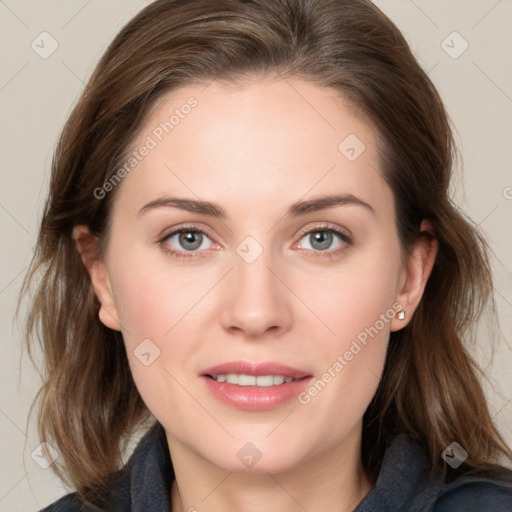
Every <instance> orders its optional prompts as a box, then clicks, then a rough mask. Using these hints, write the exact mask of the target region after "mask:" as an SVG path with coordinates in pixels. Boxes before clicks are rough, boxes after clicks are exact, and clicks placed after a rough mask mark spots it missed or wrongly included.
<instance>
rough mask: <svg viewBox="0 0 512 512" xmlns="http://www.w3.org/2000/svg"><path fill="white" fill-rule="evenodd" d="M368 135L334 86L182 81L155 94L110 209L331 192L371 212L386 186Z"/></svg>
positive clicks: (271, 201) (386, 194) (270, 200)
mask: <svg viewBox="0 0 512 512" xmlns="http://www.w3.org/2000/svg"><path fill="white" fill-rule="evenodd" d="M376 140H377V135H376V132H375V130H374V129H373V128H372V126H371V124H370V123H369V122H368V121H367V120H366V119H365V118H363V117H362V116H361V115H358V114H357V113H356V112H355V110H354V109H353V108H350V106H349V104H348V102H347V101H346V100H345V99H344V98H343V97H342V96H341V95H340V94H339V92H337V91H335V90H334V89H332V88H326V87H320V86H318V85H315V84H312V83H310V82H306V81H304V80H301V79H291V78H288V79H286V80H285V79H271V80H270V79H266V80H252V81H248V82H246V83H243V84H242V85H232V84H230V85H226V84H221V83H219V82H212V83H210V84H200V85H199V84H195V85H188V86H183V87H181V88H179V89H177V90H175V91H172V92H170V93H168V94H167V95H165V96H164V97H162V98H161V99H160V100H159V101H158V103H157V104H156V105H155V106H154V107H153V109H152V112H151V114H150V115H149V116H148V118H147V120H146V122H145V123H144V125H143V127H142V128H141V130H140V133H139V135H138V137H137V140H136V141H135V143H134V144H133V145H132V148H131V151H134V152H136V153H139V154H138V157H137V158H138V160H137V162H136V165H135V166H134V168H133V170H130V172H129V173H127V176H126V177H125V178H124V179H123V182H122V183H121V189H123V190H122V191H121V190H119V191H118V194H120V196H121V197H120V199H119V201H117V202H118V203H119V205H118V206H117V207H121V205H123V204H124V205H125V206H130V205H131V207H132V209H137V210H138V209H139V208H140V207H141V206H142V205H143V204H144V203H146V202H147V201H150V200H152V199H155V196H157V195H163V194H170V195H171V194H172V195H176V194H177V193H181V194H182V195H186V196H187V197H194V196H196V197H200V198H201V199H205V200H212V201H216V202H218V201H219V200H221V201H223V202H224V203H225V204H228V205H229V203H231V204H232V205H233V206H234V205H235V202H236V203H238V205H245V206H250V205H257V204H259V206H260V209H261V206H262V205H265V206H266V208H269V207H270V206H271V205H276V206H278V205H279V204H282V203H283V202H286V203H291V202H294V201H296V200H297V199H298V198H301V197H304V196H305V195H307V194H310V195H318V194H321V193H326V192H327V193H332V192H334V191H336V192H340V193H347V194H354V195H357V196H363V197H362V198H364V199H365V200H368V201H370V200H371V201H372V202H373V203H376V205H375V206H376V208H379V203H383V205H382V206H385V204H384V203H386V202H389V201H390V200H391V192H390V190H389V189H388V188H387V186H386V184H385V183H384V181H383V179H382V177H381V174H380V171H379V165H378V160H379V158H378V154H377V147H376ZM144 147H146V148H149V149H146V150H144V151H142V149H143V148H144ZM141 153H144V156H141ZM226 209H227V210H229V206H227V207H226ZM245 213H247V212H245Z"/></svg>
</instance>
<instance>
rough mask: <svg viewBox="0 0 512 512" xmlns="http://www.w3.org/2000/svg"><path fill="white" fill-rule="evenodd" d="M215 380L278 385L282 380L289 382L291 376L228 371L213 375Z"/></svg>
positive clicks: (249, 384)
mask: <svg viewBox="0 0 512 512" xmlns="http://www.w3.org/2000/svg"><path fill="white" fill-rule="evenodd" d="M213 378H214V380H216V381H217V382H227V383H228V384H236V385H238V386H260V387H269V386H279V385H280V384H283V383H284V382H291V381H292V380H293V379H292V378H291V377H283V376H282V375H258V376H257V377H256V376H254V375H244V374H237V373H228V374H221V375H216V376H213Z"/></svg>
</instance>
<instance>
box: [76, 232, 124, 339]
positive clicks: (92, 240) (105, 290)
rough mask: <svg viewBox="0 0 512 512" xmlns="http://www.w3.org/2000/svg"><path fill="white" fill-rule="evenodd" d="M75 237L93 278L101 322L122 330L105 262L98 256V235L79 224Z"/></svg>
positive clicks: (84, 262) (83, 260)
mask: <svg viewBox="0 0 512 512" xmlns="http://www.w3.org/2000/svg"><path fill="white" fill-rule="evenodd" d="M73 239H74V240H75V244H76V247H77V249H78V252H79V253H80V255H81V257H82V262H83V264H84V265H85V267H86V269H87V271H88V273H89V276H90V278H91V282H92V286H93V289H94V294H95V295H96V298H97V299H98V301H99V303H100V310H99V318H100V320H101V322H102V323H103V324H104V325H105V326H107V327H109V328H110V329H114V330H116V331H120V330H121V323H120V322H119V316H118V313H117V308H116V304H115V300H114V294H113V293H112V287H111V285H110V279H109V277H108V273H107V269H106V266H105V262H104V261H103V260H102V259H99V258H98V257H97V252H96V251H97V245H98V237H96V236H94V235H92V234H91V232H90V231H89V228H88V227H87V226H85V225H78V226H74V228H73Z"/></svg>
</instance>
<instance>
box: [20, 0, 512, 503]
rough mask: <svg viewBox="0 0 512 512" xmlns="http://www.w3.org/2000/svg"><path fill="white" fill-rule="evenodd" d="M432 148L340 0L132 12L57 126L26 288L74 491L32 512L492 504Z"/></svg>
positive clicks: (48, 431)
mask: <svg viewBox="0 0 512 512" xmlns="http://www.w3.org/2000/svg"><path fill="white" fill-rule="evenodd" d="M453 150H454V149H453V141H452V136H451V132H450V127H449V122H448V120H447V115H446V112H445V110H444V108H443V105H442V102H441V100H440V98H439V96H438V94H437V92H436V90H435V88H434V86H433V85H432V83H431V82H430V81H429V79H428V77H427V76H426V74H425V73H424V72H423V71H422V70H421V68H420V67H419V65H418V63H417V62H416V60H415V59H414V57H413V56H412V54H411V52H410V50H409V48H408V46H407V44H406V42H405V40H404V39H403V37H402V35H401V34H400V32H399V31H398V29H397V28H396V27H395V26H394V25H393V24H392V22H391V21H390V20H389V19H388V18H387V17H386V16H384V15H383V14H382V13H381V12H380V11H379V10H378V9H377V8H376V7H375V6H374V5H373V4H371V3H370V2H368V1H366V0H316V1H311V0H251V1H246V2H240V1H234V0H221V1H219V0H215V1H213V0H196V1H194V2H188V1H178V0H158V1H156V2H154V3H152V4H151V5H149V6H148V7H147V8H145V9H144V10H143V11H142V12H141V13H139V14H138V15H137V16H136V17H135V18H134V19H133V20H132V21H131V22H130V23H129V24H128V25H127V26H126V27H125V28H123V30H122V31H121V33H120V34H119V35H118V36H117V37H116V39H115V40H114V41H113V43H112V44H111V45H110V47H109V48H108V49H107V51H106V53H105V55H104V56H103V57H102V59H101V61H100V63H99V65H98V67H97V69H96V71H95V73H94V74H93V76H92V78H91V79H90V81H89V83H88V85H87V87H86V89H85V91H84V93H83V95H82V97H81V99H80V101H79V102H78V104H77V106H76V107H75V109H74V111H73V112H72V114H71V116H70V118H69V120H68V122H67V124H66V126H65V128H64V131H63V134H62V136H61V139H60V142H59V145H58V148H57V151H56V155H55V158H54V162H53V169H52V180H51V185H50V194H49V197H48V200H47V204H46V209H45V212H44V215H43V219H42V224H41V231H40V235H39V240H38V245H37V251H36V254H35V256H34V260H33V262H32V266H31V269H30V271H29V273H28V275H27V278H26V283H25V285H26V287H28V284H29V283H30V281H31V280H32V279H33V278H34V276H35V274H36V271H39V270H42V271H43V272H42V279H41V281H40V284H39V288H38V291H37V293H36V295H35V298H34V302H33V307H32V309H31V312H30V316H29V319H28V330H27V338H28V340H30V338H31V335H33V334H35V330H36V325H38V323H39V322H41V324H40V325H41V328H42V330H41V338H42V342H43V347H44V350H45V358H46V360H45V363H46V367H45V368H46V382H45V384H44V386H43V388H42V389H41V392H40V395H39V398H40V401H41V409H40V413H39V427H40V436H41V439H42V440H43V441H47V442H48V443H49V444H50V445H51V446H53V447H55V448H56V449H58V451H59V453H60V457H59V459H57V460H56V461H55V463H54V465H53V467H54V469H55V471H56V472H57V474H59V476H61V477H62V478H63V479H65V480H66V479H67V480H66V481H68V482H69V483H71V484H72V485H74V487H75V488H76V493H73V494H70V495H68V496H66V497H64V498H62V499H61V500H59V501H58V502H56V503H55V504H53V505H50V506H49V507H48V508H47V509H45V510H48V511H57V510H116V511H117V510H133V511H135V510H137V511H139V510H151V511H168V510H173V511H193V510H199V511H201V510H209V511H218V510H223V511H224V510H237V511H253V510H259V511H261V510H266V511H271V510H285V511H286V510H290V511H291V510H307V511H309V512H316V511H320V510H322V511H324V510H333V511H352V510H356V511H357V512H369V511H380V510H393V511H410V510H414V511H420V510H422V511H423V510H424V511H427V510H428V511H435V512H442V511H448V510H450V511H452V510H475V511H476V510H482V509H483V507H484V506H486V507H490V509H492V510H510V509H511V507H512V477H511V472H510V471H508V470H506V469H505V468H504V467H502V466H500V462H502V460H503V457H510V456H511V455H512V453H511V451H510V448H509V447H508V446H507V445H506V443H505V441H504V440H503V438H502V437H501V436H500V434H499V433H498V431H497V430H496V428H495V426H494V425H493V423H492V420H491V417H490V414H489V411H488V407H487V404H486V401H485V398H484V395H483V392H482V389H481V387H480V385H479V382H478V379H477V376H476V371H477V370H476V369H477V366H476V364H475V362H474V361H473V360H472V359H471V358H470V356H469V354H468V353H467V351H466V349H465V348H464V343H463V342H464V339H465V337H466V335H467V333H468V330H469V329H470V327H471V326H472V325H473V324H474V322H475V321H476V320H477V318H478V316H479V314H480V312H481V311H482V309H483V308H484V306H485V304H486V302H487V300H488V297H489V296H490V293H491V291H492V286H491V273H490V269H489V263H488V259H487V252H486V251H487V248H486V244H485V242H484V240H483V239H482V238H481V236H480V235H479V233H478V232H477V231H476V229H475V228H474V227H473V226H472V224H471V223H470V222H469V221H468V220H466V219H465V218H464V217H463V216H462V215H461V214H460V213H459V212H458V210H457V209H456V208H455V207H454V205H453V204H452V203H451V201H450V198H449V196H448V186H449V182H450V173H451V167H452V154H453ZM188 244H191V245H190V246H189V245H188ZM137 432H141V433H144V438H143V439H142V440H141V441H140V443H139V444H138V446H137V448H136V449H135V452H134V454H133V455H132V456H131V458H130V460H129V461H128V463H127V464H126V465H125V466H124V467H122V460H123V459H122V456H123V453H124V448H125V447H126V443H127V442H128V441H130V439H132V438H133V436H134V435H135V434H136V433H137Z"/></svg>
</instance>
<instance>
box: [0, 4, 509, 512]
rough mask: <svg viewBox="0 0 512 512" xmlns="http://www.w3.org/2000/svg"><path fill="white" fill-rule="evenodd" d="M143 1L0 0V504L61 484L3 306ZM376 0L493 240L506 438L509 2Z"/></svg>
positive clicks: (14, 507) (459, 193) (10, 300)
mask: <svg viewBox="0 0 512 512" xmlns="http://www.w3.org/2000/svg"><path fill="white" fill-rule="evenodd" d="M147 3H149V2H147V1H145V2H141V1H135V0H102V1H100V0H89V1H87V0H45V1H44V2H41V1H39V0H3V1H2V0H0V42H1V48H2V50H1V65H0V109H1V113H2V118H1V123H0V129H1V133H0V141H1V144H2V152H1V166H0V169H1V171H0V172H1V176H0V183H1V187H0V226H1V234H2V243H1V248H0V258H1V272H0V322H1V332H2V342H1V347H2V357H1V358H0V379H1V385H0V454H1V455H0V512H1V511H5V512H7V511H8V512H17V511H31V510H32V511H34V510H38V509H39V508H41V507H43V506H45V505H47V504H48V503H50V502H51V501H53V500H55V499H56V498H58V497H59V496H60V495H62V494H64V493H65V492H66V490H65V489H64V488H63V487H62V485H61V484H60V483H59V482H58V481H57V480H56V478H55V477H54V476H53V474H52V472H51V470H50V469H43V468H42V467H40V466H39V465H38V464H37V463H36V462H35V461H34V460H33V459H32V457H31V453H32V452H33V450H35V449H37V446H38V445H39V441H38V439H37V435H36V434H35V430H34V422H33V421H32V422H31V423H30V424H27V412H28V408H29V406H30V403H31V400H32V399H33V397H34V395H35V393H36V390H37V388H38V384H39V381H38V374H37V372H36V371H35V370H34V368H33V367H32V365H31V363H30V361H29V360H28V358H27V357H26V355H24V356H23V357H21V351H20V346H21V343H20V328H19V325H17V324H16V323H15V322H14V321H13V313H14V308H15V304H16V297H17V293H18V290H19V286H20V284H21V280H22V276H23V274H24V272H25V271H26V269H27V265H28V263H29V261H30V256H31V252H32V248H33V246H34V243H35V240H36V234H37V227H38V222H39V218H40V214H41V211H42V205H43V199H44V197H45V194H46V190H47V185H48V176H49V169H50V162H51V157H52V151H53V147H54V144H55V142H56V139H57V136H58V134H59V132H60V130H61V128H62V126H63V123H64V121H65V119H66V117H67V115H68V114H69V112H70V109H71V106H72V105H73V104H74V102H75V101H76V100H77V98H78V96H79V93H80V91H81V89H82V87H83V84H84V82H85V80H86V79H87V77H88V76H89V75H90V73H91V71H92V69H93V66H94V65H95V63H96V62H97V60H98V58H99V57H100V55H101V54H102V52H103V51H104V49H105V48H106V46H107V44H108V43H109V42H110V40H111V39H112V38H113V36H114V34H115V33H117V31H118V30H119V29H120V28H121V26H122V25H123V24H124V23H125V22H126V21H127V20H128V19H129V18H131V17H132V16H133V15H134V14H135V13H136V12H137V11H138V10H140V8H142V7H143V6H144V5H146V4H147ZM376 3H377V5H379V6H380V7H381V8H382V9H383V10H384V12H386V13H387V14H388V15H389V16H390V17H391V18H392V19H393V20H394V21H395V22H396V23H397V25H398V26H399V28H401V29H402V31H403V32H404V34H405V36H406V37H407V39H408V41H409V42H410V44H411V45H412V48H413V51H414V52H415V54H416V55H417V56H418V58H419V59H420V62H421V63H422V65H423V67H424V68H425V69H426V70H428V71H429V76H430V77H431V79H432V80H433V81H434V83H435V85H436V86H437V87H438V89H439V90H440V93H441V95H442V97H443V99H444V100H445V102H446V105H447V107H448V110H449V112H450V115H451V116H452V119H453V122H454V124H455V126H456V127H457V130H458V140H459V142H460V144H461V150H462V155H463V159H464V173H463V174H462V172H461V171H460V170H459V176H460V178H459V179H458V180H457V182H456V183H454V193H455V197H456V199H457V202H458V204H459V205H460V206H461V207H462V208H463V209H464V210H465V211H466V212H467V213H468V214H469V215H470V216H471V217H472V218H473V219H474V220H475V221H476V222H477V223H478V224H479V225H480V226H481V228H482V229H483V230H484V232H485V233H486V235H487V237H488V239H489V241H490V243H491V246H492V248H493V250H494V253H495V259H494V262H493V268H494V273H495V277H496V300H497V305H498V310H499V314H500V317H501V322H502V331H503V336H502V338H501V343H500V345H499V347H498V349H497V352H496V354H495V357H494V363H493V366H492V367H490V366H489V364H488V363H489V361H490V358H489V349H488V341H489V340H488V338H487V336H486V335H485V330H484V335H483V336H482V337H481V340H480V344H479V346H478V347H476V348H475V351H476V353H477V357H478V359H479V361H481V363H482V364H483V365H484V367H485V368H486V370H487V372H488V375H489V378H490V384H489V385H487V386H486V389H487V391H488V395H489V398H490V403H491V408H492V411H493V414H494V416H495V418H496V421H497V422H498V425H499V426H500V427H501V429H502V432H503V433H504V435H505V436H506V438H507V439H508V441H509V442H510V443H512V371H510V370H511V368H512V236H511V234H512V231H511V227H510V226H511V222H510V221H511V219H512V172H511V170H512V65H511V60H512V59H511V54H512V53H511V51H512V31H511V30H510V20H512V2H511V1H510V0H501V1H498V0H451V1H450V2H445V1H444V0H435V1H433V0H414V1H412V0H378V1H376ZM44 31H46V32H48V33H49V34H50V35H51V37H52V38H53V39H54V40H55V41H56V42H57V44H58V48H57V49H56V51H55V52H54V53H53V54H52V55H50V56H49V57H48V58H46V59H43V58H42V57H41V56H40V55H39V54H38V53H36V51H34V49H32V47H31V44H32V42H33V41H34V40H35V42H36V43H38V41H39V48H38V50H39V51H40V52H43V51H48V50H49V49H51V44H52V42H51V40H50V39H49V36H40V34H41V33H42V32H44ZM454 31H456V32H458V34H452V33H453V32H454ZM41 37H44V38H46V39H45V44H44V49H43V48H42V46H43V45H42V44H41V43H40V41H41ZM443 41H445V43H442V42H443ZM466 42H467V45H468V48H467V49H466V50H465V51H464V52H463V53H461V51H462V50H463V49H464V48H465V46H466ZM443 47H444V49H443ZM36 48H37V47H36ZM445 50H446V51H445ZM447 52H448V53H447ZM459 53H461V54H460V55H458V54H459ZM450 54H451V55H450ZM453 57H457V58H453ZM463 188H464V190H463ZM36 458H37V457H36Z"/></svg>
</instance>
